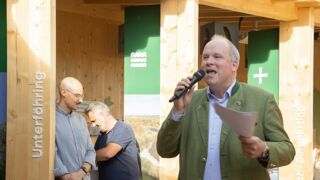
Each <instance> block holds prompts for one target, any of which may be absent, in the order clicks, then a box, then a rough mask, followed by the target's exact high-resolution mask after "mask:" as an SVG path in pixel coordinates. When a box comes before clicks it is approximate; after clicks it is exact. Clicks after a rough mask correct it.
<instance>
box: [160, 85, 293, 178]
mask: <svg viewBox="0 0 320 180" xmlns="http://www.w3.org/2000/svg"><path fill="white" fill-rule="evenodd" d="M208 105H209V103H208V98H207V91H206V89H200V90H197V91H195V92H194V93H193V97H192V100H191V103H190V104H189V106H188V108H187V111H186V114H185V116H184V117H183V119H182V120H181V121H179V122H175V121H173V120H172V119H171V113H170V114H169V115H168V117H167V119H166V120H165V121H164V122H163V124H162V126H161V128H160V130H159V133H158V137H157V151H158V153H159V155H160V156H161V157H164V158H172V157H175V156H177V155H178V154H179V155H180V156H179V163H180V171H179V179H181V180H189V179H190V180H195V179H203V176H204V169H205V165H206V158H207V152H208V127H209V126H208ZM227 107H228V108H230V109H234V110H237V111H243V112H253V111H254V112H257V125H256V128H255V132H254V136H257V137H259V138H260V139H262V140H263V141H266V142H267V145H268V147H269V163H268V167H279V166H284V165H287V164H289V163H290V162H291V161H292V160H293V158H294V156H295V149H294V146H293V144H292V143H291V142H290V139H289V137H288V135H287V133H286V132H285V130H284V129H283V120H282V116H281V112H280V109H279V107H278V105H277V103H276V101H275V99H274V97H273V95H272V94H270V93H268V92H266V91H264V90H262V89H259V88H256V87H253V86H249V85H246V84H243V83H238V82H237V83H236V85H235V86H234V87H233V89H232V94H231V97H230V99H229V101H228V104H227ZM220 167H221V177H222V179H232V180H233V179H243V180H250V179H254V180H256V179H259V180H263V179H270V178H269V175H268V172H267V169H266V168H264V167H263V166H262V165H261V164H260V163H259V162H258V160H256V159H252V158H249V157H245V156H244V155H243V153H242V148H241V144H240V140H239V138H238V135H237V134H236V133H235V132H234V131H233V130H232V129H230V128H229V127H228V126H227V125H226V124H224V123H223V125H222V129H221V138H220Z"/></svg>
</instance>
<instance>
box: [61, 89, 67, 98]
mask: <svg viewBox="0 0 320 180" xmlns="http://www.w3.org/2000/svg"><path fill="white" fill-rule="evenodd" d="M60 94H61V96H62V97H65V96H66V95H67V91H66V90H64V89H62V90H61V91H60Z"/></svg>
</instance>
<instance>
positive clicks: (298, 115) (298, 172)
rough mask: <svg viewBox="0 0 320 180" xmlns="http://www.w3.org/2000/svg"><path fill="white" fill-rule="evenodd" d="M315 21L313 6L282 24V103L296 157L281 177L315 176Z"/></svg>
mask: <svg viewBox="0 0 320 180" xmlns="http://www.w3.org/2000/svg"><path fill="white" fill-rule="evenodd" d="M313 23H314V19H313V8H300V9H299V19H298V20H297V21H292V22H281V23H280V45H279V65H280V68H279V96H280V97H279V105H280V109H281V111H282V115H283V119H284V125H285V129H286V131H287V132H288V135H289V137H290V139H291V141H292V142H293V144H294V146H295V150H296V156H295V158H294V161H293V162H292V163H291V164H289V165H288V166H285V167H282V168H280V176H279V179H312V178H313V164H312V163H311V162H312V150H313V140H312V139H313V123H312V122H313V110H314V108H313V78H314V76H313V56H314V55H313V48H314V45H313V43H314V39H313V37H314V27H313ZM315 110H316V109H315Z"/></svg>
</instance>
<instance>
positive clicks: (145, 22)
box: [124, 5, 160, 95]
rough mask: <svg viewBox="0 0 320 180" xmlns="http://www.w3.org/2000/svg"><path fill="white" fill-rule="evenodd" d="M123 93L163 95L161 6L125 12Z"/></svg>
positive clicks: (133, 7)
mask: <svg viewBox="0 0 320 180" xmlns="http://www.w3.org/2000/svg"><path fill="white" fill-rule="evenodd" d="M124 29H125V30H124V39H125V42H124V53H125V57H124V61H125V62H124V94H136V95H137V94H141V95H148V94H160V6H159V5H152V6H132V7H127V8H126V9H125V27H124Z"/></svg>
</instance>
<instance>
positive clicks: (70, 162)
mask: <svg viewBox="0 0 320 180" xmlns="http://www.w3.org/2000/svg"><path fill="white" fill-rule="evenodd" d="M95 157H96V153H95V150H94V147H93V144H92V141H91V139H90V135H89V132H88V128H87V123H86V120H85V119H84V117H83V116H81V115H80V114H78V113H75V112H71V113H70V114H67V113H65V112H64V111H63V110H62V109H61V108H60V107H59V106H58V105H57V106H56V154H55V169H54V175H55V176H56V177H59V176H62V175H64V174H66V173H72V172H75V171H78V170H80V168H81V166H82V164H83V163H84V162H87V163H90V164H91V165H92V166H94V165H95ZM88 178H89V177H84V179H88Z"/></svg>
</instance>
